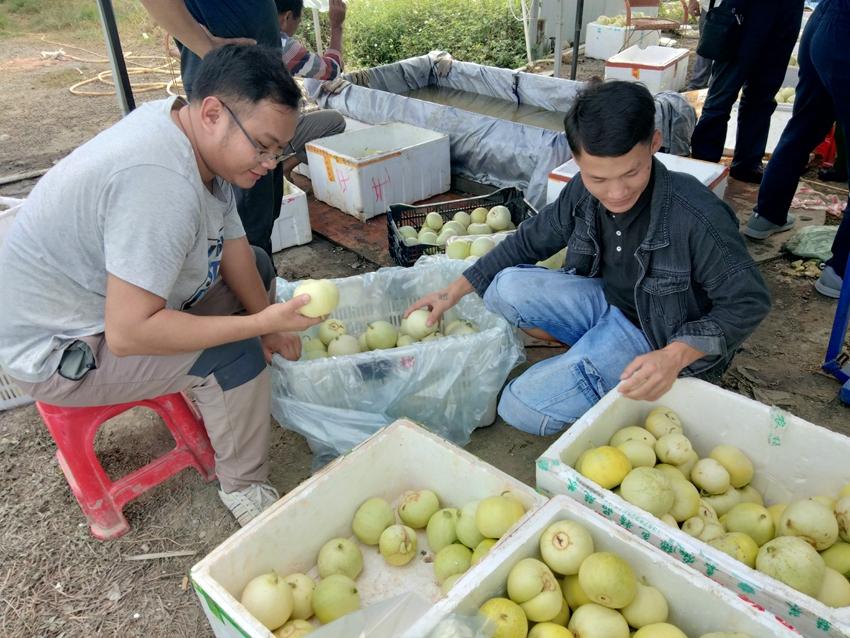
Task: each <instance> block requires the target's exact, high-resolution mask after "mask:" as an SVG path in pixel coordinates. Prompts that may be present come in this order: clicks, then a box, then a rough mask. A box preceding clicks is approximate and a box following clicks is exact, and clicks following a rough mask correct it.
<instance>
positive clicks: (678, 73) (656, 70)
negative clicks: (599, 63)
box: [605, 45, 690, 95]
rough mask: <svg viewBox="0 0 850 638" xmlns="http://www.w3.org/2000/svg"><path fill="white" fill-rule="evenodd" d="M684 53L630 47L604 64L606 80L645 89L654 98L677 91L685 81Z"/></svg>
mask: <svg viewBox="0 0 850 638" xmlns="http://www.w3.org/2000/svg"><path fill="white" fill-rule="evenodd" d="M689 54H690V51H689V50H688V49H674V48H671V47H659V46H648V47H646V48H645V49H642V48H640V47H639V46H637V45H635V46H631V47H629V48H628V49H626V50H625V51H621V52H620V53H618V54H616V55H614V56H612V57H610V58H608V60H607V61H606V62H605V79H606V80H625V81H626V82H640V83H642V84H644V85H646V88H648V89H649V91H650V93H652V94H653V95H655V94H656V93H660V92H661V91H681V90H682V89H684V88H685V82H686V81H687V78H688V55H689Z"/></svg>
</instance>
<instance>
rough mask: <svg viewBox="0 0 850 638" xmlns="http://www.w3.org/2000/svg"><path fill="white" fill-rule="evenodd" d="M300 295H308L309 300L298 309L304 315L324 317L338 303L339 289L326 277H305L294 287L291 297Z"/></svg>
mask: <svg viewBox="0 0 850 638" xmlns="http://www.w3.org/2000/svg"><path fill="white" fill-rule="evenodd" d="M301 295H310V301H309V302H308V303H307V304H306V305H303V306H301V307H300V308H299V309H298V313H299V314H302V315H304V316H305V317H313V318H315V317H324V316H325V315H329V314H330V313H331V312H332V311H333V309H334V308H336V307H337V305H338V304H339V289H338V288H337V287H336V284H335V283H334V282H332V281H329V280H327V279H307V280H306V281H303V282H301V283H300V284H298V286H296V287H295V292H294V293H292V297H293V299H294V298H295V297H299V296H301Z"/></svg>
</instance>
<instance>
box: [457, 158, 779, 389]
mask: <svg viewBox="0 0 850 638" xmlns="http://www.w3.org/2000/svg"><path fill="white" fill-rule="evenodd" d="M654 162H655V166H654V170H655V185H654V188H653V192H652V204H651V206H650V222H649V230H648V231H647V234H646V237H645V238H644V240H643V242H642V243H641V245H640V247H639V248H638V250H637V252H636V253H635V261H634V268H637V269H638V272H639V276H638V281H637V285H636V286H635V305H636V307H637V313H638V318H639V319H640V324H641V326H642V328H643V331H644V333H645V334H646V337H647V339H648V340H649V343H650V344H651V345H652V347H653V348H655V349H660V348H663V347H664V346H666V345H667V344H669V343H671V342H673V341H681V342H683V343H686V344H688V345H690V346H692V347H693V348H696V349H697V350H699V351H700V352H704V353H705V356H704V357H703V358H701V359H699V360H698V361H696V362H694V363H693V364H692V365H691V366H689V367H688V368H686V369H685V370H683V374H684V375H703V374H704V373H706V372H708V371H709V370H711V372H712V374H711V376H714V375H715V374H719V373H722V372H723V370H725V369H726V368H727V367H728V365H729V362H730V361H731V360H732V357H733V356H734V354H735V352H736V351H737V349H738V348H739V347H740V345H741V344H742V343H743V342H744V340H745V339H746V338H747V337H748V336H749V335H750V334H752V332H753V331H754V330H755V329H756V326H758V324H759V323H760V322H761V320H762V319H764V317H765V316H766V315H767V313H768V310H770V295H769V293H768V291H767V286H765V283H764V280H763V279H762V277H761V274H760V273H759V271H758V268H757V267H756V265H755V263H754V262H753V260H752V259H751V258H750V256H749V254H748V253H747V248H746V246H745V245H744V240H743V238H742V237H741V235H740V233H739V232H738V222H737V219H736V217H735V213H734V212H733V211H732V209H731V208H729V206H727V205H726V204H725V203H724V202H723V201H722V200H720V199H719V198H718V197H717V196H716V195H715V194H714V193H712V192H711V191H710V190H708V189H707V188H706V187H705V186H703V185H702V184H701V183H700V182H699V181H698V180H697V179H695V178H694V177H692V176H690V175H686V174H684V173H675V172H671V171H668V170H667V169H666V168H665V167H664V165H663V164H661V162H659V161H658V160H654ZM599 206H600V204H599V200H597V199H596V198H595V197H593V196H592V195H591V194H590V193H589V192H588V191H587V189H586V188H585V187H584V184H583V183H582V181H581V179H580V178H578V177H576V178H575V179H573V180H572V181H570V182H569V183H568V184H567V186H566V187H564V189H563V191H561V195H560V197H559V198H558V200H557V201H555V202H552V203H551V204H549V205H547V206H546V207H544V208H543V210H541V211H540V214H539V215H537V216H536V217H533V218H531V219H529V220H527V221H525V222H524V223H523V224H521V225H520V227H519V230H518V231H517V232H516V234H515V235H513V236H512V237H509V238H508V239H506V240H505V241H503V242H501V243H500V244H498V246H497V247H496V249H494V250H493V251H491V252H490V253H488V254H487V255H485V256H484V257H482V258H481V259H479V260H478V261H477V262H476V263H475V264H474V265H473V266H471V267H470V268H469V269H467V270H466V271H465V272H464V276H465V277H466V278H467V279H468V280H469V282H470V283H471V284H472V285H473V286H474V287H475V289H476V291H477V292H478V294H480V295H483V294H484V291H485V290H486V289H487V287H488V286H489V285H490V282H491V281H492V280H493V277H495V276H496V273H498V272H499V271H500V270H502V269H503V268H507V267H509V266H516V265H519V264H533V263H535V262H537V261H540V260H542V259H546V258H547V257H549V256H551V255H553V254H554V253H555V252H557V251H558V250H560V249H561V248H563V247H564V246H567V257H566V262H565V263H564V270H565V271H566V272H568V273H573V274H578V275H583V276H585V277H598V276H599V259H600V257H599V249H600V246H599V240H598V237H597V230H596V215H597V211H598V209H599ZM540 294H546V292H545V291H541V293H540Z"/></svg>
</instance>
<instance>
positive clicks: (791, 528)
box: [776, 499, 838, 551]
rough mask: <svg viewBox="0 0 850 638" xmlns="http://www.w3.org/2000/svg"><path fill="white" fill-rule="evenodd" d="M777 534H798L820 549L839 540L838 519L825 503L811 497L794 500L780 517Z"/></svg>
mask: <svg viewBox="0 0 850 638" xmlns="http://www.w3.org/2000/svg"><path fill="white" fill-rule="evenodd" d="M776 534H777V536H798V537H800V538H802V539H803V540H804V541H806V542H807V543H809V544H810V545H811V546H812V547H814V548H815V549H816V550H818V551H822V550H824V549H827V548H828V547H829V546H830V545H832V544H833V543H834V542H835V541H837V540H838V521H837V520H836V518H835V514H833V512H832V511H830V510H829V508H827V507H826V506H824V505H821V504H820V503H818V502H817V501H813V500H811V499H803V500H801V501H794V502H793V503H791V504H790V505H788V507H786V508H785V511H784V512H782V516H780V517H779V526H778V527H777V528H776Z"/></svg>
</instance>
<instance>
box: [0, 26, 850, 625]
mask: <svg viewBox="0 0 850 638" xmlns="http://www.w3.org/2000/svg"><path fill="white" fill-rule="evenodd" d="M78 44H80V43H78ZM135 44H137V43H134V45H135ZM91 46H92V47H94V46H97V48H98V50H99V51H102V47H101V46H99V44H93V45H91ZM56 49H57V46H56V45H55V44H50V43H45V42H42V41H40V40H38V39H37V38H34V37H31V38H15V39H7V40H0V74H2V77H3V78H4V79H3V90H2V91H0V113H2V116H0V166H2V167H3V168H2V174H3V175H8V174H12V173H19V172H25V171H30V170H36V169H44V168H49V166H50V165H51V164H52V163H53V162H55V161H56V160H58V159H59V158H61V157H63V156H64V155H66V154H67V153H68V152H70V151H71V150H72V149H73V148H75V147H76V146H78V145H79V144H80V143H82V142H84V141H85V140H87V139H89V138H90V137H91V136H92V135H94V134H95V133H97V132H98V131H99V130H101V129H103V128H105V127H106V126H108V125H110V124H111V123H113V122H115V121H116V120H117V119H118V118H119V117H120V113H119V112H118V110H117V107H116V103H115V100H114V98H110V97H100V98H87V97H75V96H72V95H70V94H69V93H68V91H67V87H68V86H69V85H70V84H71V83H73V82H74V81H76V80H77V78H81V77H87V76H89V75H91V74H93V73H96V72H99V71H101V70H103V69H104V68H105V66H104V65H103V64H95V63H88V62H79V61H75V60H69V59H65V60H62V59H55V58H52V57H48V58H46V59H42V57H41V55H40V52H41V51H55V50H56ZM149 50H150V52H153V53H158V52H159V51H158V48H157V47H156V46H155V45H153V44H150V45H149ZM67 52H68V53H70V52H71V49H70V48H69V49H67ZM142 52H144V51H143V50H142ZM77 53H80V52H77ZM162 96H163V93H162V92H157V93H148V94H142V95H141V96H139V98H140V101H143V100H146V99H151V98H158V97H162ZM33 184H34V180H27V181H19V182H16V183H13V184H9V185H6V186H2V187H0V194H3V195H25V194H26V193H27V192H28V191H29V190H30V189H31V188H32V185H33ZM276 261H277V263H278V267H279V272H280V274H281V276H283V277H285V278H287V279H297V278H303V277H305V276H308V275H309V276H312V277H323V276H335V277H341V276H347V275H351V274H357V273H360V272H363V271H366V270H371V269H374V268H375V267H376V266H375V265H374V264H371V263H369V262H367V261H365V260H363V259H362V258H360V257H358V256H357V255H355V254H354V253H351V252H349V251H347V250H345V249H342V248H339V247H336V246H334V245H333V244H331V243H329V242H328V241H326V240H323V239H322V238H318V237H317V238H316V239H315V240H314V241H313V242H312V243H311V244H309V245H307V246H302V247H297V248H292V249H289V250H286V251H283V252H281V253H279V254H278V255H277V256H276ZM761 267H762V271H763V273H764V275H765V277H766V279H767V281H768V283H769V285H770V288H771V292H772V293H773V295H774V309H773V312H772V313H771V314H770V316H769V317H768V318H767V320H766V321H765V322H764V323H763V324H762V325H761V326H760V327H759V329H758V330H757V331H756V333H755V334H754V335H753V337H752V338H751V339H750V340H749V341H748V342H747V344H746V346H745V348H744V351H743V352H742V353H741V354H740V355H739V356H738V357H737V358H736V360H735V362H734V365H733V366H732V368H731V370H730V371H729V372H728V374H727V375H726V377H725V378H724V380H723V383H724V385H725V386H727V387H729V388H731V389H733V390H736V391H738V392H741V393H742V394H745V395H747V396H756V398H759V399H761V400H764V401H766V402H769V403H775V404H778V405H780V406H782V407H785V408H787V409H789V410H790V411H791V412H793V413H795V414H798V415H800V416H802V417H803V418H805V419H808V420H810V421H813V422H815V423H818V424H821V425H823V426H826V427H828V428H831V429H833V430H836V431H840V432H844V433H847V434H850V418H849V417H850V409H848V408H847V407H844V406H842V405H841V404H840V403H839V402H838V400H837V396H836V394H837V391H838V384H837V383H836V382H835V381H834V380H833V379H832V378H830V377H828V376H826V375H824V374H822V373H821V372H820V371H819V367H820V363H821V360H822V358H823V353H824V350H825V347H826V342H827V338H828V335H829V331H830V326H831V322H832V315H833V313H834V309H835V303H834V302H833V301H829V300H826V299H824V298H822V297H820V296H819V295H817V294H816V293H815V292H814V290H813V289H812V280H811V279H806V278H800V277H797V276H793V275H791V274H789V272H790V271H789V267H788V261H787V260H785V259H784V258H782V259H777V260H773V261H769V262H765V263H763V264H762V266H761ZM528 354H529V359H530V360H532V361H533V360H537V359H539V358H540V357H543V356H548V355H551V354H552V351H551V350H548V349H534V350H530V351H529V353H528ZM516 372H519V371H516ZM742 425H745V424H742ZM551 440H552V437H549V438H539V437H534V436H531V435H526V434H524V433H521V432H518V431H516V430H514V429H512V428H510V427H508V426H506V425H505V424H504V423H503V422H501V421H499V422H497V423H496V424H495V425H494V426H493V427H490V428H486V429H482V430H479V431H477V432H475V433H474V435H473V437H472V441H471V442H470V444H469V446H468V449H469V450H470V451H471V452H473V453H474V454H476V455H478V456H480V457H481V458H482V459H484V460H486V461H488V462H490V463H492V464H493V465H495V466H497V467H499V468H501V469H503V470H505V471H506V472H508V473H510V474H512V475H514V476H516V477H517V478H519V479H520V480H523V481H525V482H526V483H529V484H531V485H533V482H534V460H535V458H536V457H537V456H539V454H540V453H541V452H542V451H543V450H544V449H545V448H546V447H547V446H548V445H549V444H550V443H551ZM168 448H169V436H168V433H167V431H166V430H165V428H164V426H163V425H162V424H161V423H159V421H158V419H157V418H156V417H155V416H154V415H153V414H152V413H149V412H146V411H144V410H139V411H135V412H132V413H128V414H126V415H123V416H122V417H120V418H118V419H115V420H114V421H113V422H111V423H110V424H109V425H107V426H106V427H105V428H103V429H102V430H101V432H100V433H99V436H98V440H97V450H98V453H99V455H100V457H101V459H102V461H103V463H104V465H105V467H106V468H107V471H108V472H109V473H110V474H112V475H113V476H118V475H122V474H124V473H126V472H127V471H128V470H131V469H133V468H135V467H138V466H140V465H141V464H143V463H145V462H146V461H147V460H149V459H150V458H153V457H154V456H156V455H157V454H159V453H162V452H164V451H166V450H167V449H168ZM54 454H55V446H54V444H53V442H52V440H51V438H50V436H49V435H48V433H47V431H46V430H45V428H44V426H43V425H42V423H41V421H40V419H39V417H38V415H37V413H36V411H35V409H34V408H33V407H32V406H29V407H23V408H19V409H15V410H11V411H7V412H2V413H0V521H2V523H0V635H2V636H10V637H15V638H17V637H30V636H32V637H36V636H38V637H41V636H44V637H47V636H51V637H53V636H67V637H70V636H119V635H120V636H147V637H150V638H153V637H158V636H163V637H165V636H169V637H170V636H193V637H194V636H210V635H211V632H210V630H209V627H208V625H207V623H206V620H205V618H204V617H203V614H202V613H201V611H200V607H199V605H198V604H197V601H196V599H195V595H194V593H193V592H192V591H191V589H189V588H187V577H186V576H187V574H188V571H189V569H190V567H191V566H192V565H193V564H194V563H195V562H196V561H197V560H199V559H200V558H202V557H203V556H204V555H206V554H207V553H208V552H209V551H210V550H212V549H213V548H214V547H215V546H216V545H218V544H219V543H220V542H222V541H223V540H224V539H225V538H227V537H228V536H230V535H231V534H233V533H234V532H235V531H236V530H237V525H236V523H235V522H234V521H233V520H232V518H231V517H230V515H229V513H228V512H227V511H226V509H225V508H224V507H223V506H222V505H221V503H220V502H219V500H218V497H217V495H216V486H215V484H214V483H213V484H207V483H204V482H203V481H202V480H201V478H200V477H199V476H198V475H197V474H196V473H195V472H193V471H188V470H187V471H184V472H183V473H182V474H181V475H180V476H179V477H178V478H177V479H172V480H170V481H169V482H167V483H166V484H164V485H162V486H160V487H159V488H157V489H155V490H153V491H150V492H148V493H146V494H144V495H142V496H141V497H140V498H139V499H137V500H136V501H134V502H133V503H131V504H130V505H128V507H127V508H126V509H125V514H126V516H127V518H128V520H129V522H130V524H131V526H132V531H131V532H130V533H129V534H127V535H126V536H124V537H123V538H121V539H118V540H116V541H112V542H107V543H101V542H98V541H96V540H94V539H93V538H92V537H91V536H90V534H89V531H88V527H87V525H86V523H85V519H84V517H83V516H82V514H81V512H80V510H79V508H78V506H77V504H76V502H75V500H74V499H73V497H72V495H71V493H70V491H69V489H68V486H67V483H66V481H65V479H64V477H63V475H62V472H61V470H60V469H59V467H58V465H57V462H56V459H55V456H54ZM271 459H272V466H273V470H272V476H271V482H272V483H273V484H274V485H275V486H276V487H277V488H278V489H279V490H280V491H281V493H285V492H287V491H288V490H290V489H292V488H293V487H295V486H296V485H297V484H298V483H300V482H301V481H303V480H305V479H306V478H308V477H309V475H310V463H311V456H310V452H309V449H308V448H307V445H306V443H305V441H304V439H302V438H301V437H300V436H298V435H295V434H293V433H291V432H289V431H287V430H285V429H283V428H282V427H280V426H279V425H277V424H273V438H272V449H271ZM174 551H185V552H191V555H189V556H179V557H172V558H161V559H145V560H133V558H134V557H137V556H138V555H141V554H149V553H154V552H174Z"/></svg>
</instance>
